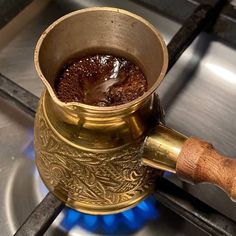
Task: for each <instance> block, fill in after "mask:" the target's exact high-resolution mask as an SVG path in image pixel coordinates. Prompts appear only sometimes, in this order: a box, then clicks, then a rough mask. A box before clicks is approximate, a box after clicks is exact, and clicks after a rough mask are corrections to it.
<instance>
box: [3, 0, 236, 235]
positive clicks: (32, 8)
mask: <svg viewBox="0 0 236 236" xmlns="http://www.w3.org/2000/svg"><path fill="white" fill-rule="evenodd" d="M48 2H49V1H47V0H41V1H40V0H36V1H34V2H33V3H32V4H31V5H29V6H28V7H27V8H26V9H25V10H24V11H23V12H22V13H21V14H20V15H18V16H17V17H16V18H15V19H14V20H13V21H12V22H11V23H10V24H9V25H8V26H7V27H6V28H5V29H4V30H2V31H0V49H1V51H0V72H1V73H2V74H4V75H6V76H7V77H9V78H10V79H12V80H14V81H15V82H17V83H18V84H20V85H21V86H22V87H24V88H26V89H27V90H29V91H31V92H32V93H34V94H35V95H37V96H40V94H41V92H42V90H43V85H42V84H41V82H40V80H39V79H38V77H37V74H36V72H35V69H34V65H33V51H34V47H35V44H36V41H37V39H38V37H39V35H40V34H41V33H42V31H43V30H44V29H45V28H46V27H47V26H48V25H49V24H50V23H51V22H53V21H54V20H55V19H57V18H59V17H60V16H62V15H63V14H65V13H66V12H67V11H68V10H72V8H73V9H76V8H83V7H90V6H114V7H119V8H124V9H127V10H129V11H132V12H134V13H136V14H139V15H141V16H143V17H144V18H146V19H148V20H149V21H151V22H152V23H153V24H154V25H155V26H156V27H157V28H158V29H159V30H160V32H161V33H162V34H163V36H164V39H165V41H166V42H167V43H168V41H169V40H170V38H171V37H172V36H173V35H174V33H175V32H176V31H177V30H178V28H179V27H180V25H179V24H177V23H176V22H174V21H171V20H169V19H167V18H165V17H163V16H161V15H159V14H157V13H156V12H154V11H151V10H150V9H146V8H144V7H143V6H142V7H141V6H140V5H138V4H136V3H134V1H118V0H117V1H116V0H114V1H108V0H106V1H105V0H100V1H96V0H80V1H71V2H74V4H73V5H71V6H72V7H71V9H68V8H67V9H66V8H65V9H64V10H63V9H62V8H60V7H59V6H58V4H57V3H56V2H61V3H62V2H64V1H54V2H51V3H48ZM235 58H236V50H235V49H233V48H230V47H227V46H225V45H224V44H222V43H219V42H217V41H216V40H215V39H214V38H212V37H211V36H209V35H207V34H205V33H201V34H200V36H199V37H198V38H197V39H196V40H195V41H194V43H193V44H192V45H191V46H190V47H189V48H188V49H187V50H186V51H185V53H184V54H183V55H182V57H181V58H180V59H179V60H178V62H177V64H176V65H175V66H174V68H173V69H172V70H171V71H170V72H169V74H168V75H167V76H166V78H165V80H164V81H163V83H162V84H161V86H160V87H159V88H158V93H159V95H160V97H161V99H162V102H163V104H164V107H165V109H166V122H167V125H168V126H170V127H173V128H176V129H177V130H179V131H181V132H183V133H185V134H187V135H196V136H199V137H201V138H204V139H206V140H208V141H209V142H212V143H213V144H214V145H215V147H216V148H217V149H219V150H221V151H222V152H223V154H225V155H228V156H236V122H235V118H236V61H235ZM32 145H33V120H32V119H31V118H30V117H28V116H26V115H25V114H24V113H23V112H22V111H20V110H18V109H17V108H16V107H13V106H11V105H10V104H8V102H7V101H5V100H3V99H2V98H1V99H0V148H1V152H0V228H1V233H0V235H3V236H5V235H6V236H8V235H12V234H13V233H14V232H15V231H16V229H17V228H18V227H19V226H20V224H21V223H22V222H23V221H24V219H25V218H26V217H27V216H28V215H29V213H30V212H31V211H32V210H33V209H34V207H35V206H36V205H37V204H38V203H39V201H40V200H41V199H42V198H43V197H44V196H45V194H46V192H47V190H46V189H45V188H44V186H43V184H42V182H41V181H40V178H39V176H38V174H37V171H36V169H35V165H34V161H33V158H34V153H33V146H32ZM168 178H170V179H171V180H172V181H173V182H175V183H176V184H178V185H179V186H181V187H182V188H184V189H185V190H186V191H189V192H191V193H192V194H193V195H195V196H196V197H197V198H199V199H201V200H203V201H204V202H206V203H207V204H209V205H210V206H212V207H214V208H216V209H217V210H218V211H220V212H222V213H223V214H225V215H227V216H228V217H230V218H232V219H234V220H236V204H234V203H232V202H231V201H230V200H229V198H228V197H227V196H226V194H225V193H224V192H222V191H221V190H219V189H218V188H216V187H214V186H210V185H207V184H205V185H203V184H202V185H198V186H194V187H193V186H190V185H188V184H183V183H182V182H181V181H179V180H177V179H176V178H175V177H174V176H169V177H168ZM157 208H158V211H159V214H160V219H159V220H158V221H157V220H156V221H150V222H149V223H147V224H146V225H145V226H144V227H143V228H142V229H141V230H139V231H137V232H136V233H135V234H134V235H140V236H141V235H189V234H190V233H191V235H205V234H204V233H203V232H202V231H200V230H199V229H197V228H196V227H194V226H193V225H191V224H190V223H188V222H187V221H185V220H183V219H182V218H180V217H179V216H177V215H176V214H175V213H173V212H172V211H170V210H169V209H167V208H165V207H164V206H162V205H161V204H158V206H157ZM63 214H64V213H63V212H62V213H61V214H60V215H59V217H58V218H57V219H56V220H55V222H54V223H53V225H52V226H51V227H50V228H49V230H48V231H47V233H46V235H55V236H59V235H92V233H91V232H88V231H86V230H84V229H83V228H81V227H77V228H75V229H73V230H71V231H70V232H66V231H64V230H63V229H62V227H61V226H60V223H61V221H62V219H63V217H64V215H63Z"/></svg>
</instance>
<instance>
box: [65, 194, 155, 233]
mask: <svg viewBox="0 0 236 236" xmlns="http://www.w3.org/2000/svg"><path fill="white" fill-rule="evenodd" d="M156 205H157V201H156V199H155V198H154V197H152V196H151V197H149V198H147V199H145V200H144V201H142V202H141V203H139V204H138V205H137V206H135V207H134V208H132V209H129V210H126V211H124V212H121V213H118V214H112V215H103V216H100V215H99V216H96V215H88V214H84V213H81V212H78V211H75V210H73V209H71V208H66V209H65V210H64V212H63V214H64V217H63V219H62V221H61V226H62V227H63V229H64V230H65V231H67V232H68V231H70V230H72V229H74V228H75V227H82V228H84V229H85V230H87V231H90V232H93V233H102V234H111V235H124V234H125V235H126V234H129V233H134V232H135V231H138V230H140V229H141V228H142V227H144V226H145V224H146V223H147V222H148V221H154V220H155V221H156V220H158V219H159V217H160V215H159V211H158V209H157V207H156Z"/></svg>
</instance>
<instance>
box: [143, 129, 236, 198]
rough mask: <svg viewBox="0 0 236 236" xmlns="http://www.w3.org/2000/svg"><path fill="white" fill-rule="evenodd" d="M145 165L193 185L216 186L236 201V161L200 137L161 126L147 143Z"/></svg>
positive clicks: (144, 147)
mask: <svg viewBox="0 0 236 236" xmlns="http://www.w3.org/2000/svg"><path fill="white" fill-rule="evenodd" d="M142 162H143V163H144V164H145V165H149V166H151V167H154V168H158V169H162V170H166V171H170V172H173V173H176V174H177V175H178V176H179V177H180V178H181V179H183V180H184V181H187V182H190V183H194V184H197V183H204V182H205V183H206V182H207V183H212V184H215V185H217V186H219V187H220V188H222V189H223V190H224V191H225V192H226V193H227V194H228V195H229V196H230V198H231V199H232V200H234V201H235V200H236V159H232V158H228V157H225V156H223V155H220V154H219V153H217V151H216V150H215V149H214V147H213V146H212V144H210V143H207V142H205V141H203V140H201V139H199V138H195V137H190V138H187V137H186V136H184V135H182V134H180V133H179V132H177V131H175V130H172V129H170V128H167V127H164V126H162V125H158V126H157V127H156V129H155V130H154V132H153V133H151V134H150V135H149V136H148V137H147V138H146V139H145V141H144V146H143V156H142Z"/></svg>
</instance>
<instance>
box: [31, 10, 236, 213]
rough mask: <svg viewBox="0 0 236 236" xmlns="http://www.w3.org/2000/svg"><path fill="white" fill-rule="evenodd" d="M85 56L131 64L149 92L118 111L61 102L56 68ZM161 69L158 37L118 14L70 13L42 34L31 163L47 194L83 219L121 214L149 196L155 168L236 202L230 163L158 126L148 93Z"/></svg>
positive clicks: (155, 104) (159, 115)
mask: <svg viewBox="0 0 236 236" xmlns="http://www.w3.org/2000/svg"><path fill="white" fill-rule="evenodd" d="M92 52H93V53H107V54H115V55H118V56H122V57H125V58H127V59H130V60H132V61H135V62H136V63H137V64H139V65H140V67H141V68H142V69H143V71H144V73H145V75H146V78H147V80H148V86H149V87H148V91H147V92H146V93H145V94H144V95H143V96H141V97H139V98H138V99H136V100H134V101H131V102H128V103H126V104H123V105H118V106H110V107H96V106H90V105H86V104H81V103H78V102H70V103H63V102H61V101H60V100H59V99H58V98H57V97H56V95H55V92H54V89H53V88H54V81H55V79H56V76H57V73H58V71H59V69H60V68H61V67H62V66H63V64H64V63H65V62H66V60H67V59H68V58H70V57H71V56H72V55H75V54H79V55H81V56H83V55H86V54H88V53H92ZM167 64H168V54H167V48H166V45H165V43H164V41H163V39H162V37H161V35H160V33H159V32H158V31H157V30H156V29H155V28H154V27H153V26H152V25H151V24H150V23H149V22H147V21H146V20H144V19H143V18H141V17H139V16H137V15H134V14H132V13H130V12H127V11H124V10H121V9H115V8H103V7H102V8H87V9H83V10H79V11H75V12H72V13H70V14H68V15H65V16H63V17H62V18H60V19H58V20H57V21H55V22H54V23H53V24H52V25H50V26H49V27H48V28H47V29H46V30H45V32H44V33H43V34H42V36H41V37H40V39H39V41H38V43H37V46H36V49H35V66H36V69H37V72H38V74H39V77H40V78H41V80H42V81H43V83H44V84H45V86H46V91H45V92H44V93H43V94H42V96H41V99H40V102H39V107H38V110H37V114H36V118H35V150H36V165H37V168H38V170H39V173H40V176H41V178H42V180H43V182H44V183H45V185H46V186H47V188H48V189H49V191H51V192H52V193H53V194H54V195H55V196H56V197H57V198H59V199H60V200H61V201H63V202H65V204H66V205H68V206H69V207H72V208H74V209H76V210H79V211H81V212H86V213H90V214H110V213H116V212H120V211H123V210H125V209H127V208H130V207H132V206H134V205H136V204H137V203H139V202H140V201H141V200H142V199H144V198H145V197H147V196H148V195H150V194H152V193H153V192H154V191H155V188H156V183H157V182H158V181H157V179H158V177H160V176H161V175H162V170H167V171H171V172H173V173H176V174H177V175H178V176H180V177H181V178H182V179H184V180H186V181H189V182H193V183H200V182H210V183H213V184H217V185H218V186H220V187H221V188H223V189H224V190H225V191H226V192H227V193H228V194H229V196H230V197H231V198H232V199H235V198H236V160H233V159H229V158H226V157H223V156H221V155H219V154H218V153H216V151H215V150H214V149H213V147H212V145H210V144H208V143H206V142H204V141H201V140H199V139H198V138H192V137H191V138H187V137H186V136H184V135H182V134H180V133H178V132H177V131H174V130H172V129H169V128H167V127H165V126H164V122H163V112H162V109H161V106H160V103H159V100H158V97H157V95H155V90H156V88H157V87H158V86H159V84H160V83H161V81H162V79H163V78H164V75H165V73H166V70H167ZM151 167H154V168H157V169H159V170H157V169H154V168H151Z"/></svg>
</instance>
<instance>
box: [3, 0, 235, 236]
mask: <svg viewBox="0 0 236 236" xmlns="http://www.w3.org/2000/svg"><path fill="white" fill-rule="evenodd" d="M207 2H211V1H207ZM226 2H227V1H224V0H223V1H214V3H213V4H200V5H199V6H198V7H197V8H196V9H195V11H194V12H193V14H192V15H191V16H190V17H189V18H188V19H187V20H186V21H185V23H184V24H183V26H182V27H181V29H180V30H179V31H178V32H177V33H176V35H175V36H174V37H173V38H172V40H171V42H170V43H169V45H168V52H169V68H168V70H170V69H171V67H172V66H173V65H174V64H175V62H176V61H177V60H178V58H179V57H180V56H181V54H182V53H183V52H184V50H185V49H186V48H187V47H188V46H189V45H190V43H191V42H192V41H193V40H194V39H195V37H196V36H197V35H198V34H199V33H200V32H201V31H202V30H203V29H205V28H206V27H208V28H209V27H210V26H212V25H213V23H214V22H215V20H216V18H217V16H218V15H219V13H220V10H221V9H222V7H223V6H224V4H225V3H226ZM0 95H1V96H3V97H6V98H7V99H9V101H11V102H13V103H14V104H16V105H17V106H19V107H20V108H21V109H23V110H24V111H25V112H27V113H28V114H29V115H31V116H32V117H34V115H35V112H36V108H37V103H38V98H37V97H36V96H34V95H33V94H32V93H30V92H28V91H27V90H25V89H23V88H22V87H20V86H19V85H17V84H16V83H14V82H12V81H11V80H10V79H8V78H6V77H5V76H4V75H1V74H0ZM155 196H156V198H157V199H158V200H159V201H160V202H161V203H163V204H164V205H165V206H167V207H168V208H170V209H171V210H173V211H175V212H176V213H177V214H179V215H180V216H181V217H183V218H185V219H186V220H188V221H190V222H191V223H193V224H195V225H196V226H197V227H199V228H200V229H202V230H203V231H205V232H207V233H209V234H211V235H236V223H235V222H234V221H232V220H231V219H229V218H227V217H226V216H224V215H222V214H221V213H219V212H217V211H216V210H214V209H212V208H211V207H209V206H208V205H206V204H205V203H203V202H201V201H200V200H198V199H196V198H195V197H193V196H191V195H190V194H189V193H186V192H185V191H184V190H182V189H181V188H179V187H177V186H176V185H174V184H173V183H171V182H170V181H168V180H166V179H164V178H162V179H160V181H159V182H158V191H157V192H156V193H155ZM63 208H64V204H63V203H62V202H60V201H59V200H58V199H57V198H55V197H54V196H53V195H52V194H51V193H49V194H47V196H46V197H45V198H44V200H43V201H42V202H41V203H40V204H39V205H38V206H37V207H36V208H35V209H34V211H33V212H32V213H31V214H30V216H29V217H28V218H27V219H26V220H25V222H24V223H23V224H22V226H21V227H20V228H19V229H18V230H17V232H16V233H15V235H17V236H22V235H24V236H32V235H42V234H43V233H44V232H46V230H47V229H48V227H49V226H50V225H51V224H52V222H53V221H54V219H55V218H56V217H57V215H58V214H59V213H60V212H61V211H62V209H63ZM45 209H46V210H45Z"/></svg>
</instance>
